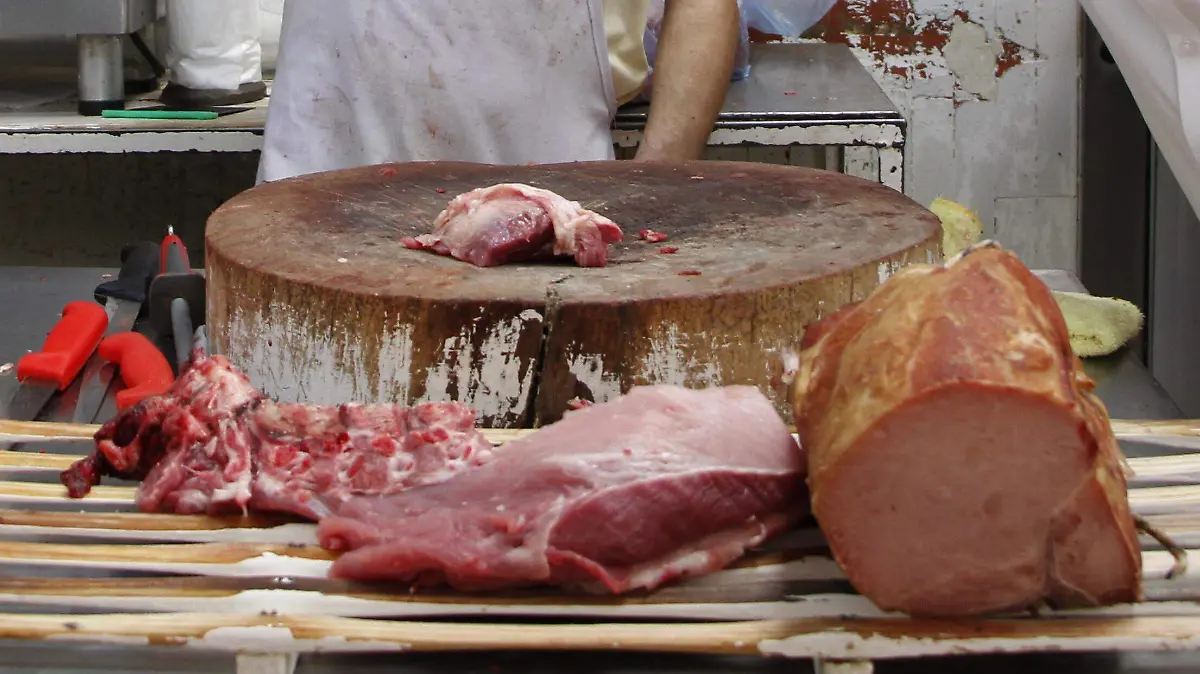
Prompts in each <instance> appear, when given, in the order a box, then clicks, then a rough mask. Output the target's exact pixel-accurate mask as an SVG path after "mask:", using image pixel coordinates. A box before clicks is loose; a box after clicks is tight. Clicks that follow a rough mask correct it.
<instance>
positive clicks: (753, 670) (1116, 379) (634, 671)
mask: <svg viewBox="0 0 1200 674" xmlns="http://www.w3.org/2000/svg"><path fill="white" fill-rule="evenodd" d="M105 273H115V270H108V269H96V268H31V267H0V308H2V309H3V310H4V311H5V314H6V316H8V320H6V321H3V322H0V363H2V362H7V361H14V360H15V359H16V358H17V357H18V356H19V355H20V354H21V353H23V350H21V349H18V348H17V346H15V345H19V344H26V343H29V342H30V341H37V339H38V335H40V334H41V333H42V332H44V330H45V327H44V326H46V325H51V324H53V322H54V320H56V319H57V313H56V312H57V311H58V310H59V308H61V307H62V306H63V305H64V304H65V303H66V302H68V301H71V300H76V299H90V298H91V296H92V290H93V288H94V287H95V285H96V283H97V282H98V281H99V280H100V279H101V275H102V274H105ZM1042 277H1043V279H1044V280H1045V281H1046V283H1047V284H1048V285H1050V286H1051V287H1053V288H1057V289H1062V290H1079V289H1080V286H1079V285H1078V281H1076V280H1075V279H1074V278H1073V277H1072V276H1071V275H1069V274H1065V273H1062V272H1050V273H1044V274H1042ZM1085 367H1086V369H1087V370H1088V373H1089V374H1090V375H1091V376H1092V377H1094V378H1096V379H1097V380H1098V382H1099V384H1100V385H1099V388H1098V391H1099V394H1100V397H1101V399H1103V401H1104V402H1105V404H1106V405H1107V406H1108V409H1109V412H1110V414H1112V416H1114V417H1117V418H1160V419H1167V418H1175V417H1178V415H1179V410H1178V408H1177V407H1176V406H1175V404H1174V403H1173V402H1172V401H1171V399H1170V398H1169V397H1168V396H1167V395H1166V394H1165V393H1164V392H1163V391H1162V388H1161V387H1159V386H1158V385H1157V384H1156V383H1155V382H1154V380H1153V379H1152V378H1151V377H1150V376H1149V374H1148V373H1147V372H1146V370H1145V369H1144V368H1142V367H1141V366H1140V365H1139V364H1138V363H1137V362H1136V360H1134V359H1133V358H1132V357H1130V356H1128V355H1127V354H1125V353H1123V352H1122V353H1118V354H1115V355H1113V356H1111V357H1108V358H1099V359H1089V360H1088V361H1085ZM13 380H14V377H12V375H11V373H10V374H6V375H0V399H3V398H4V396H6V395H9V394H10V393H11V390H12V388H13V385H14V381H13ZM66 397H67V396H64V398H66ZM110 400H111V396H110ZM109 410H111V407H110V408H109ZM70 413H71V410H70V408H69V407H66V408H65V409H63V410H60V411H59V414H61V415H65V416H58V417H54V418H61V419H68V418H70ZM109 413H110V414H111V411H110V412H109ZM1126 449H1127V451H1129V452H1130V453H1150V451H1151V450H1148V449H1145V448H1142V449H1138V448H1128V447H1127V448H1126ZM76 451H78V450H76ZM0 609H3V610H9V611H16V610H18V609H17V608H15V607H12V608H10V607H0ZM61 610H64V611H70V610H71V607H65V608H63V609H61ZM233 667H234V658H233V656H230V655H223V654H213V653H205V652H200V651H195V650H193V649H179V648H147V647H124V646H119V645H93V644H84V643H71V644H69V645H66V644H61V643H59V644H40V643H29V642H17V641H0V673H2V674H16V673H17V672H21V673H25V672H29V673H31V674H32V673H33V672H37V673H38V674H52V673H53V674H68V673H70V674H92V673H97V674H99V673H105V674H109V673H115V672H128V673H137V674H143V673H149V672H155V673H159V672H180V673H183V672H187V673H193V672H206V673H207V672H212V673H216V672H233V671H234V669H233ZM1022 668H1024V669H1027V670H1028V671H1030V672H1034V673H1035V674H1051V673H1053V674H1116V673H1120V674H1175V673H1177V672H1178V673H1179V674H1182V673H1183V672H1195V671H1200V658H1198V657H1197V656H1196V655H1195V654H1189V653H1172V654H1146V655H1142V654H1123V655H1106V654H1067V653H1047V654H1022V655H1006V656H962V657H952V658H938V659H924V660H912V661H895V662H877V663H876V664H875V671H877V672H879V673H880V674H910V673H911V674H917V673H920V674H952V673H953V674H1000V673H1005V674H1008V673H1009V672H1016V671H1020V670H1021V669H1022ZM564 671H570V672H575V673H577V674H650V673H651V672H658V673H662V674H717V673H718V672H719V673H721V674H784V673H787V674H798V673H804V672H811V671H812V669H811V666H810V665H809V663H807V662H795V661H786V660H766V659H762V658H754V657H728V658H726V657H702V656H667V655H657V654H653V653H646V654H630V653H588V654H574V653H465V654H432V653H404V654H363V655H305V656H301V657H300V660H299V665H298V667H297V669H296V674H375V673H380V674H382V673H383V672H391V673H398V674H435V673H438V674H440V673H445V672H454V673H456V674H457V673H465V672H469V673H471V674H492V673H495V672H503V673H511V674H518V673H520V674H543V673H545V674H551V673H557V672H564Z"/></svg>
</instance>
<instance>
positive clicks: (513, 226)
mask: <svg viewBox="0 0 1200 674" xmlns="http://www.w3.org/2000/svg"><path fill="white" fill-rule="evenodd" d="M622 237H623V234H622V232H621V228H620V227H618V226H617V224H616V223H614V222H613V221H612V220H609V219H608V218H606V217H604V216H602V215H600V214H598V213H595V212H593V211H589V210H587V209H586V208H583V207H582V206H580V205H579V203H577V202H574V201H570V200H568V199H564V198H563V197H561V196H559V195H557V194H555V193H554V192H551V191H549V190H544V189H540V188H537V187H531V186H529V185H522V184H519V183H505V184H501V185H493V186H491V187H484V188H480V189H477V190H472V191H470V192H466V193H464V194H460V195H458V196H456V197H454V198H453V199H452V200H451V201H450V204H449V205H448V206H447V207H446V210H444V211H442V213H441V214H440V215H438V217H437V220H435V221H434V229H433V232H432V233H430V234H422V235H421V236H417V237H410V238H405V239H403V243H404V245H405V246H407V247H408V248H413V249H417V250H429V251H433V252H435V253H438V254H439V255H448V256H450V257H454V258H457V259H459V260H463V261H466V262H470V263H471V264H473V265H476V266H479V267H492V266H496V265H501V264H506V263H511V262H522V261H531V260H540V259H547V258H551V257H558V256H571V257H574V258H575V262H576V263H577V264H579V265H580V266H583V267H603V266H604V265H605V264H606V263H607V262H608V245H609V244H610V243H617V242H619V241H621V239H622Z"/></svg>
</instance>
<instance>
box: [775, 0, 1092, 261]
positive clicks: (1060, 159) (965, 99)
mask: <svg viewBox="0 0 1200 674" xmlns="http://www.w3.org/2000/svg"><path fill="white" fill-rule="evenodd" d="M1081 20H1082V15H1081V13H1080V10H1079V6H1078V4H1077V3H1076V2H1074V0H840V1H839V2H838V4H837V5H836V6H835V7H834V9H833V10H832V11H831V12H830V13H829V14H828V15H827V16H826V17H825V19H824V20H823V21H822V22H821V23H820V24H819V25H817V26H816V27H814V29H813V30H811V31H810V32H809V34H808V37H811V38H815V39H823V40H826V41H829V42H839V43H844V44H848V45H849V46H850V47H851V48H852V49H853V50H854V51H855V53H856V55H857V56H858V57H859V59H860V60H861V61H862V62H863V63H864V64H865V65H867V66H868V67H869V68H870V70H871V71H872V73H873V74H874V75H875V77H876V79H877V81H879V83H880V84H881V86H882V87H883V88H884V90H885V91H887V93H888V95H889V96H891V97H892V100H893V101H895V103H896V105H898V106H899V107H900V108H901V110H902V111H903V112H904V115H905V118H906V119H908V120H909V139H908V149H907V152H906V155H907V156H906V160H905V161H906V169H907V177H906V180H907V186H906V190H905V191H906V192H907V193H908V194H909V195H910V196H912V197H913V198H914V199H916V200H917V201H919V202H921V203H923V204H928V203H930V202H931V201H932V200H933V199H934V197H936V196H939V195H940V196H944V197H946V198H948V199H951V200H953V201H957V202H959V203H962V204H964V205H966V206H968V207H970V208H971V209H973V210H975V211H976V213H978V214H979V217H980V219H981V220H982V221H983V223H984V234H985V235H986V236H989V237H995V238H997V239H998V240H1000V241H1001V242H1003V243H1004V244H1005V245H1006V246H1009V247H1011V248H1013V249H1014V250H1015V251H1016V252H1017V253H1018V254H1020V255H1021V257H1022V259H1023V260H1024V261H1025V263H1026V264H1028V265H1030V266H1033V267H1055V268H1063V269H1070V270H1073V271H1074V270H1076V267H1077V262H1076V257H1077V255H1076V248H1077V243H1076V242H1077V240H1078V236H1077V230H1078V224H1077V221H1078V217H1077V213H1078V204H1077V196H1078V177H1077V174H1078V148H1079V133H1078V118H1079V77H1080V60H1079V59H1080V57H1079V49H1080V25H1081ZM756 39H769V38H764V36H756ZM847 154H848V155H849V154H850V152H848V153H847ZM848 159H849V160H850V161H851V162H853V161H856V158H854V157H848Z"/></svg>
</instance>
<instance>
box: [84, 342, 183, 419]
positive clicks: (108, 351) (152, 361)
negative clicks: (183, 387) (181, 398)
mask: <svg viewBox="0 0 1200 674" xmlns="http://www.w3.org/2000/svg"><path fill="white" fill-rule="evenodd" d="M98 353H99V354H100V357H101V358H103V359H104V360H106V361H108V362H110V363H116V364H117V367H119V368H121V379H122V380H123V381H124V382H125V386H126V388H125V389H124V390H122V391H120V392H119V393H117V409H118V410H126V409H129V408H130V407H133V406H134V405H136V404H138V403H139V402H141V400H142V399H143V398H147V397H149V396H154V395H159V394H161V393H166V391H167V389H169V388H171V384H173V383H175V373H174V372H172V371H171V364H170V363H168V362H167V357H166V356H164V355H163V354H162V351H159V350H158V347H156V346H154V342H151V341H150V340H149V339H147V338H146V336H145V335H143V334H141V333H139V332H119V333H117V334H115V335H112V336H110V337H105V338H104V341H103V342H100V349H99V351H98Z"/></svg>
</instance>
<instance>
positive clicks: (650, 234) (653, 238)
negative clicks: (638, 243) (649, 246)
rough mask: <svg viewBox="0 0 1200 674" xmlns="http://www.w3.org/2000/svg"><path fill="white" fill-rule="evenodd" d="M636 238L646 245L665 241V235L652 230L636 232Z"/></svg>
mask: <svg viewBox="0 0 1200 674" xmlns="http://www.w3.org/2000/svg"><path fill="white" fill-rule="evenodd" d="M638 238H639V239H641V240H642V241H645V242H647V243H662V242H663V241H666V240H667V235H666V234H663V233H662V232H656V231H654V230H653V229H643V230H642V231H640V232H638Z"/></svg>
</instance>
